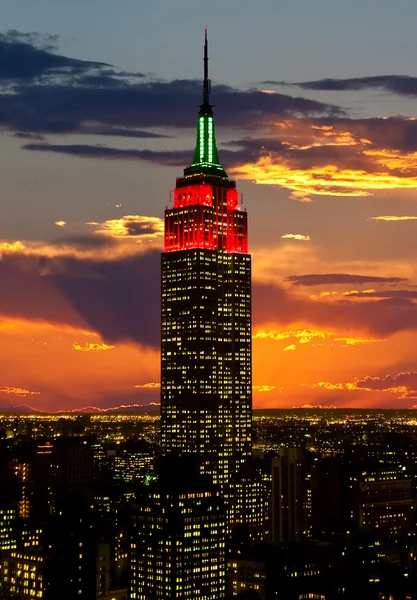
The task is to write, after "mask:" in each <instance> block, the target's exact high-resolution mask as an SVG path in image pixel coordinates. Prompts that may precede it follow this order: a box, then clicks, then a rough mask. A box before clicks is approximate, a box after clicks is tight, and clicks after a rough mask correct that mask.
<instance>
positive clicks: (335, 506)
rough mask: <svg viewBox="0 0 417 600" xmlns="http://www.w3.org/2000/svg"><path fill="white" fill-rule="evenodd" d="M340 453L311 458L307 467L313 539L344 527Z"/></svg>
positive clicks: (344, 490)
mask: <svg viewBox="0 0 417 600" xmlns="http://www.w3.org/2000/svg"><path fill="white" fill-rule="evenodd" d="M343 467H344V462H343V459H342V457H340V456H323V457H316V458H315V459H314V462H313V465H312V468H311V517H310V519H309V524H310V525H311V535H312V537H313V538H314V539H318V538H321V537H325V536H328V535H331V534H334V533H336V532H342V531H348V530H349V526H348V525H347V521H346V518H345V512H346V511H345V505H346V499H345V498H346V496H347V493H346V486H345V479H346V478H348V477H347V476H346V475H345V473H344V470H346V467H345V469H344V468H343Z"/></svg>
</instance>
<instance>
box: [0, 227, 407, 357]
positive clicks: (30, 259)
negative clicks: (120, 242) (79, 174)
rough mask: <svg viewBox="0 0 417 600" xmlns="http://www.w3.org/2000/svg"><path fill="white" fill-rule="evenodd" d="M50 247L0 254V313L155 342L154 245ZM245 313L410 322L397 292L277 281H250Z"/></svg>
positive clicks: (329, 321)
mask: <svg viewBox="0 0 417 600" xmlns="http://www.w3.org/2000/svg"><path fill="white" fill-rule="evenodd" d="M97 237H98V238H100V236H97ZM103 237H104V236H103ZM93 239H94V238H93ZM70 241H71V238H66V239H64V240H58V241H57V242H56V244H55V245H57V244H58V245H59V244H64V245H65V246H67V247H68V245H69V242H70ZM72 242H73V249H75V250H77V249H78V250H79V249H80V248H81V249H85V248H88V245H91V246H92V248H93V249H94V244H95V242H92V239H91V238H90V237H87V238H86V239H84V238H77V237H75V238H73V239H72ZM50 254H51V252H43V253H42V250H40V251H39V253H38V254H37V255H34V254H33V253H32V254H25V251H24V250H22V252H21V253H19V252H14V253H12V254H7V253H5V254H3V258H2V260H0V283H1V289H2V294H1V295H0V315H3V316H5V317H12V318H13V317H15V318H19V317H20V318H25V319H29V320H35V321H36V320H37V321H47V322H51V323H56V324H62V325H69V326H73V327H77V328H81V329H84V330H94V331H97V332H98V333H99V334H100V335H101V336H102V337H103V339H104V340H105V341H106V342H107V343H117V342H120V341H125V342H129V341H130V342H133V343H137V344H141V345H145V346H149V347H153V348H157V347H158V346H159V339H160V332H159V328H160V308H159V301H160V281H159V274H160V252H159V251H157V250H150V251H148V252H146V253H142V254H139V255H134V256H132V255H130V256H124V257H121V258H114V259H113V260H104V259H101V258H100V259H97V258H91V257H89V256H90V255H87V254H86V255H84V256H82V257H81V258H80V257H79V256H78V255H76V253H75V252H74V250H72V251H71V249H70V250H69V251H68V253H65V254H64V255H62V253H60V255H59V256H53V257H51V256H50ZM52 254H53V253H52ZM309 277H310V278H311V277H314V278H317V277H319V276H309ZM331 277H336V279H335V280H334V279H333V280H332V281H337V282H338V283H353V282H356V283H365V282H366V283H369V282H370V280H371V281H372V282H378V283H382V282H383V283H386V282H387V281H389V282H393V281H394V282H395V281H396V280H397V279H399V280H400V281H401V279H400V278H376V277H367V278H362V277H361V276H354V275H342V276H340V275H339V277H338V276H334V275H333V276H331ZM342 278H343V279H342ZM293 279H294V278H293ZM364 279H365V280H366V281H364ZM304 282H305V280H304ZM326 283H329V280H326ZM314 285H315V284H314ZM28 290H30V302H28V301H27V298H28ZM253 312H254V323H255V324H256V325H263V324H265V323H273V322H275V323H279V324H282V325H285V326H287V325H291V324H294V323H303V322H305V323H308V324H309V325H311V326H319V327H330V328H331V329H332V330H337V331H346V330H348V331H360V332H367V333H370V334H372V335H374V336H377V337H378V338H380V337H385V336H388V335H391V334H393V333H395V332H399V331H404V330H415V329H417V305H416V304H414V303H413V302H412V301H411V300H410V299H408V298H405V297H400V298H395V297H394V298H393V297H390V298H382V299H379V298H367V299H366V300H365V301H363V300H362V299H361V298H356V299H354V300H350V299H349V298H346V299H345V300H344V301H343V302H326V301H321V300H314V301H313V300H310V299H309V298H307V297H302V296H300V295H299V294H294V293H292V292H291V291H289V290H287V289H285V288H282V287H279V286H274V285H267V284H261V283H259V282H254V284H253Z"/></svg>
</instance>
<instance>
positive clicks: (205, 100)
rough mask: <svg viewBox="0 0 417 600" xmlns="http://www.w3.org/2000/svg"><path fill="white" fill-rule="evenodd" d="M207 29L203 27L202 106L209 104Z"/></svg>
mask: <svg viewBox="0 0 417 600" xmlns="http://www.w3.org/2000/svg"><path fill="white" fill-rule="evenodd" d="M207 29H208V27H207V26H206V27H204V82H203V104H210V91H211V89H210V88H211V85H210V79H209V76H208V61H209V59H208V41H207Z"/></svg>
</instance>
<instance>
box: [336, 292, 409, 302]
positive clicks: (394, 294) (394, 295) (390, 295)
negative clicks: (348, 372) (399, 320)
mask: <svg viewBox="0 0 417 600" xmlns="http://www.w3.org/2000/svg"><path fill="white" fill-rule="evenodd" d="M346 297H348V298H409V299H410V300H413V299H415V298H417V292H413V291H412V290H384V291H381V292H349V293H347V294H346Z"/></svg>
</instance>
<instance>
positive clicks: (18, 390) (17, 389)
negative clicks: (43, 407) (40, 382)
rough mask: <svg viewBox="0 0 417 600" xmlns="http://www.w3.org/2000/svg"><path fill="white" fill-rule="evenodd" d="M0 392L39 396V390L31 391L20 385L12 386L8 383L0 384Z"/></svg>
mask: <svg viewBox="0 0 417 600" xmlns="http://www.w3.org/2000/svg"><path fill="white" fill-rule="evenodd" d="M0 394H12V395H14V396H23V397H24V396H39V394H40V392H33V391H31V390H27V389H25V388H21V387H13V386H9V385H3V386H0Z"/></svg>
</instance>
